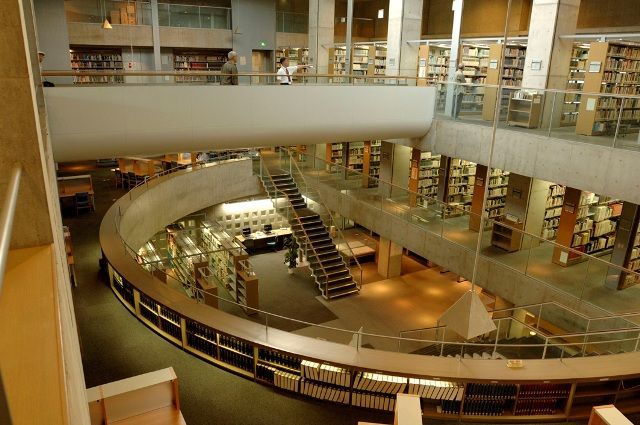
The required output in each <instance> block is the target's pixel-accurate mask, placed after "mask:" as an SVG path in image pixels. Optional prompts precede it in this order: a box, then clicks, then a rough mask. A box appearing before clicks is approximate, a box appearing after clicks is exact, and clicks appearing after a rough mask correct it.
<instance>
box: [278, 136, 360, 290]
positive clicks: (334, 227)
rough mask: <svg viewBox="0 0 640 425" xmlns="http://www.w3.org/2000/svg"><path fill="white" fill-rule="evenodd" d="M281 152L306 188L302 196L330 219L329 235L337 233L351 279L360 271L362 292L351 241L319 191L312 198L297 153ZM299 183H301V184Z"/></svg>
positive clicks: (296, 180)
mask: <svg viewBox="0 0 640 425" xmlns="http://www.w3.org/2000/svg"><path fill="white" fill-rule="evenodd" d="M280 151H281V152H282V151H284V152H285V153H286V156H287V157H288V162H289V172H290V174H291V177H292V178H293V180H294V181H295V182H296V183H297V184H299V188H300V185H301V186H302V187H304V188H305V189H304V191H303V190H301V194H303V195H306V196H305V197H306V198H308V199H311V200H313V201H314V202H315V203H316V204H317V205H318V208H319V209H320V210H321V211H320V212H318V215H320V217H321V218H323V216H324V217H327V218H328V221H329V222H328V223H326V224H327V226H328V227H329V229H330V231H329V234H330V235H331V232H332V231H335V234H337V235H338V237H337V238H335V237H333V236H332V237H331V239H332V240H333V241H334V242H335V239H338V241H340V243H338V244H336V249H337V251H338V253H339V254H340V256H341V257H342V259H343V260H344V262H345V264H346V266H347V268H348V269H349V272H350V274H351V277H353V268H355V269H356V270H357V271H358V274H359V276H360V279H359V280H357V279H354V281H355V282H356V287H357V288H358V290H360V289H361V287H362V275H363V271H362V266H361V265H360V262H359V261H358V258H357V257H356V255H355V253H354V252H353V250H352V249H351V246H350V245H349V241H348V240H347V239H346V238H345V237H344V234H343V233H342V230H341V229H340V225H339V224H338V222H337V221H336V219H335V218H334V216H333V214H332V213H331V210H329V208H327V207H326V206H324V204H323V203H322V202H321V198H320V193H318V192H317V191H313V193H314V194H315V195H314V196H313V197H312V196H311V193H312V191H311V189H310V186H309V185H308V184H307V181H306V179H305V177H304V174H303V172H302V170H301V169H300V166H299V165H298V161H297V160H296V159H295V151H293V150H290V149H288V148H286V147H281V148H280ZM294 176H297V177H294ZM298 182H301V184H300V183H298ZM309 208H311V207H309ZM323 221H324V218H323ZM352 263H353V264H354V266H353V267H352V266H351V264H352Z"/></svg>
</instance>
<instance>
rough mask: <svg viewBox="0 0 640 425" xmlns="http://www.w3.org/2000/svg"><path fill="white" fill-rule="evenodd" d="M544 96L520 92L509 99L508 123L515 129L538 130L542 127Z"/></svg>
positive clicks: (526, 91)
mask: <svg viewBox="0 0 640 425" xmlns="http://www.w3.org/2000/svg"><path fill="white" fill-rule="evenodd" d="M541 111H542V95H541V94H537V93H535V92H531V91H528V90H518V91H516V92H514V93H513V94H512V95H511V97H510V98H509V108H508V110H507V123H508V124H509V125H512V126H515V127H524V128H537V127H538V126H539V125H540V117H541Z"/></svg>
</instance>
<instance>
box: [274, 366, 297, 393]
mask: <svg viewBox="0 0 640 425" xmlns="http://www.w3.org/2000/svg"><path fill="white" fill-rule="evenodd" d="M266 369H271V370H273V385H275V386H276V387H278V388H282V389H285V390H288V391H294V392H298V390H299V387H300V376H298V375H296V374H293V373H289V372H283V371H281V370H278V369H275V368H270V367H266Z"/></svg>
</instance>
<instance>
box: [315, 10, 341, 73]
mask: <svg viewBox="0 0 640 425" xmlns="http://www.w3.org/2000/svg"><path fill="white" fill-rule="evenodd" d="M335 9H336V5H335V0H309V64H310V65H313V66H315V68H316V72H317V73H318V74H327V72H328V70H329V49H330V48H331V47H333V24H334V17H335Z"/></svg>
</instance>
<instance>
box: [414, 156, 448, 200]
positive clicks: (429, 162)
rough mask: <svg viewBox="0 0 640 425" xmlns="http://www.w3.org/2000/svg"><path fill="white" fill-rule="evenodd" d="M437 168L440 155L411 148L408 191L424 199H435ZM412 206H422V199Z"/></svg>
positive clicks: (436, 193) (436, 192)
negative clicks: (416, 193)
mask: <svg viewBox="0 0 640 425" xmlns="http://www.w3.org/2000/svg"><path fill="white" fill-rule="evenodd" d="M439 167H440V155H434V154H432V153H431V152H422V151H420V149H416V148H413V150H412V151H411V163H410V164H409V186H408V187H409V190H410V191H412V192H418V193H419V194H420V195H422V196H425V197H429V198H435V197H437V196H438V174H439V171H438V169H439ZM413 204H415V205H424V198H422V197H420V198H418V199H417V200H416V202H414V203H413ZM415 205H412V206H415Z"/></svg>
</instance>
